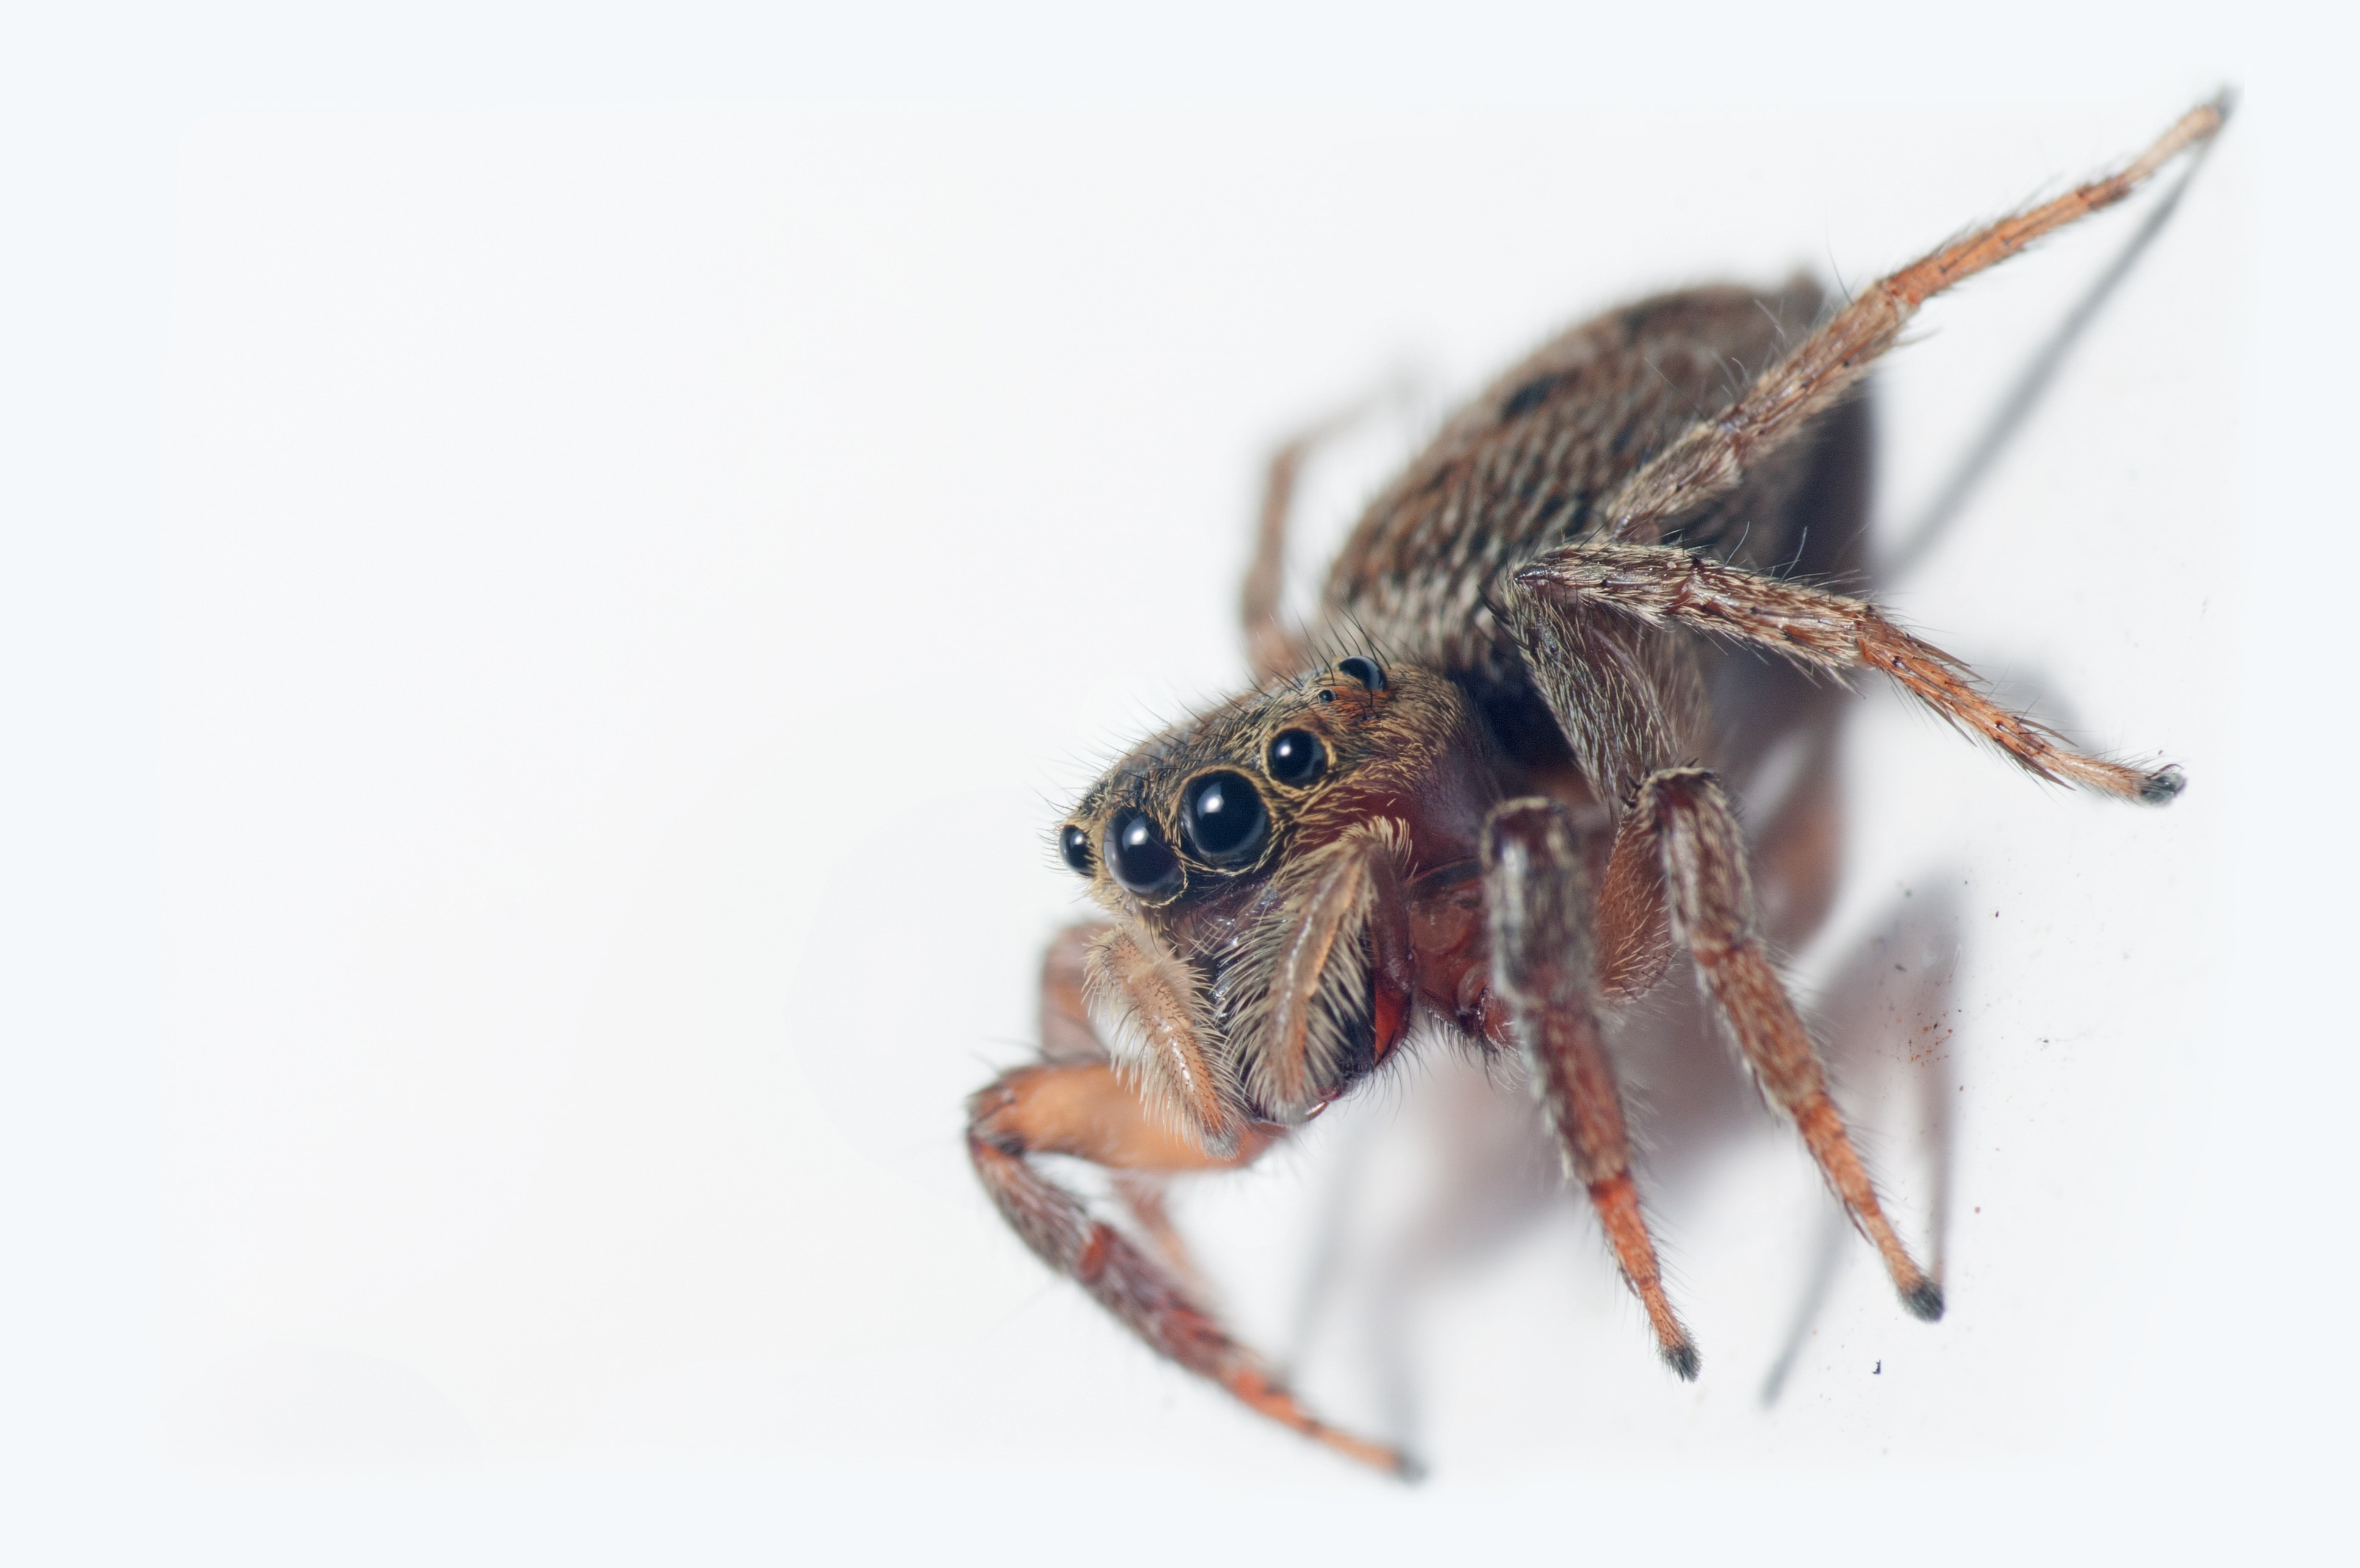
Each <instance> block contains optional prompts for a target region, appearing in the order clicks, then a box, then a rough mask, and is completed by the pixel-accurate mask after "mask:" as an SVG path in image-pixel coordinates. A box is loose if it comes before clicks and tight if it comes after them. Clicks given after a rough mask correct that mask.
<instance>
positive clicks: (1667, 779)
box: [1630, 768, 1942, 1320]
mask: <svg viewBox="0 0 2360 1568" xmlns="http://www.w3.org/2000/svg"><path fill="white" fill-rule="evenodd" d="M1630 816H1631V817H1632V818H1635V819H1636V820H1637V821H1638V822H1640V823H1642V824H1644V830H1645V831H1646V832H1647V833H1648V834H1649V835H1650V836H1651V837H1653V839H1654V840H1655V844H1656V845H1657V846H1658V850H1659V853H1660V854H1661V855H1662V857H1663V858H1662V864H1663V867H1664V880H1665V883H1666V887H1667V889H1668V891H1669V893H1670V901H1671V911H1672V926H1673V930H1674V931H1675V932H1676V933H1677V936H1678V938H1679V940H1680V942H1681V943H1682V944H1683V945H1685V946H1686V947H1687V948H1688V954H1689V956H1690V957H1691V958H1692V959H1693V960H1694V961H1695V964H1696V968H1697V975H1698V978H1699V979H1700V980H1701V981H1702V982H1703V983H1704V986H1705V989H1706V990H1707V991H1708V992H1710V995H1711V996H1712V999H1713V1000H1714V1002H1715V1003H1717V1004H1718V1005H1719V1007H1720V1010H1721V1017H1722V1018H1723V1019H1724V1020H1725V1021H1726V1022H1727V1023H1728V1025H1729V1029H1730V1032H1731V1033H1732V1035H1734V1036H1735V1037H1736V1040H1737V1047H1738V1050H1739V1051H1740V1052H1741V1053H1742V1054H1743V1056H1744V1058H1745V1061H1746V1062H1747V1064H1748V1065H1750V1066H1751V1067H1752V1068H1753V1069H1754V1076H1755V1077H1756V1078H1757V1079H1758V1080H1759V1081H1760V1083H1761V1084H1762V1088H1763V1092H1764V1093H1765V1094H1767V1095H1768V1096H1769V1097H1770V1102H1771V1103H1772V1104H1773V1105H1776V1106H1777V1107H1778V1108H1779V1109H1780V1110H1782V1111H1784V1112H1785V1113H1786V1115H1787V1116H1791V1117H1792V1118H1794V1122H1795V1127H1796V1128H1797V1131H1799V1132H1800V1133H1801V1134H1802V1135H1803V1142H1804V1143H1805V1144H1806V1145H1807V1146H1808V1148H1809V1149H1810V1151H1811V1158H1812V1159H1813V1160H1817V1161H1818V1162H1819V1170H1820V1171H1821V1172H1822V1173H1823V1174H1824V1175H1825V1176H1826V1177H1827V1179H1828V1184H1829V1185H1830V1187H1833V1188H1834V1189H1835V1192H1836V1196H1837V1197H1838V1198H1840V1199H1841V1200H1842V1202H1843V1205H1844V1208H1845V1209H1846V1210H1847V1211H1849V1212H1850V1214H1852V1220H1853V1223H1854V1224H1856V1225H1859V1226H1860V1228H1861V1229H1862V1230H1863V1232H1865V1233H1866V1235H1867V1236H1868V1239H1869V1240H1870V1241H1871V1242H1873V1243H1874V1245H1875V1247H1876V1250H1877V1252H1878V1253H1879V1254H1881V1255H1882V1256H1883V1258H1884V1259H1885V1271H1886V1272H1887V1273H1888V1274H1890V1275H1891V1276H1892V1278H1893V1284H1894V1288H1895V1289H1896V1290H1899V1291H1900V1292H1901V1299H1902V1301H1904V1302H1905V1303H1907V1306H1908V1308H1909V1310H1910V1311H1911V1312H1915V1313H1917V1315H1918V1316H1919V1317H1921V1318H1926V1319H1928V1320H1932V1319H1935V1318H1939V1317H1940V1316H1941V1315H1942V1288H1941V1286H1939V1284H1937V1283H1936V1282H1935V1281H1934V1280H1933V1279H1931V1278H1930V1277H1928V1275H1927V1273H1926V1271H1925V1270H1924V1269H1920V1268H1918V1266H1917V1260H1916V1259H1915V1258H1911V1257H1910V1256H1909V1251H1908V1249H1907V1247H1903V1246H1902V1245H1901V1238H1900V1237H1899V1236H1896V1235H1895V1234H1894V1230H1893V1226H1892V1225H1891V1224H1890V1223H1889V1222H1888V1221H1887V1220H1886V1219H1885V1211H1884V1208H1883V1206H1882V1205H1880V1204H1879V1203H1877V1201H1876V1190H1875V1188H1874V1186H1873V1185H1872V1184H1871V1182H1870V1181H1869V1179H1868V1171H1867V1170H1866V1168H1865V1167H1863V1165H1862V1164H1861V1160H1860V1155H1859V1153H1858V1152H1857V1151H1856V1150H1855V1149H1853V1148H1852V1135H1851V1134H1850V1133H1849V1132H1847V1131H1846V1130H1845V1128H1844V1123H1843V1116H1842V1115H1841V1113H1840V1112H1838V1111H1837V1109H1836V1107H1835V1103H1834V1102H1833V1101H1832V1100H1830V1098H1829V1097H1828V1084H1827V1073H1826V1072H1825V1070H1824V1069H1823V1068H1822V1067H1821V1066H1820V1063H1819V1051H1818V1050H1817V1048H1815V1047H1814V1046H1813V1045H1812V1044H1811V1037H1810V1035H1809V1034H1808V1032H1807V1031H1806V1030H1805V1029H1804V1028H1803V1020H1802V1019H1801V1018H1798V1017H1797V1016H1796V1013H1795V1005H1794V1003H1793V1002H1791V1001H1789V1000H1788V999H1787V996H1786V987H1785V986H1784V985H1781V984H1780V983H1779V979H1778V975H1777V972H1776V971H1775V969H1774V968H1773V967H1772V966H1771V963H1770V954H1769V952H1768V949H1767V944H1766V943H1765V942H1764V941H1763V937H1762V931H1761V923H1760V920H1759V918H1758V917H1757V915H1756V913H1755V909H1754V887H1753V879H1752V878H1751V877H1749V876H1748V875H1747V873H1746V867H1745V842H1744V839H1743V837H1742V836H1741V834H1740V833H1739V832H1738V827H1737V820H1736V818H1735V817H1734V816H1732V814H1731V812H1730V810H1729V802H1728V800H1726V799H1724V798H1723V797H1722V795H1721V787H1720V786H1719V785H1718V784H1717V783H1715V782H1714V780H1713V776H1712V775H1711V774H1710V773H1709V772H1707V771H1705V770H1704V769H1702V768H1666V769H1665V770H1664V771H1662V772H1660V773H1657V774H1655V776H1654V777H1652V778H1650V779H1648V780H1647V781H1646V783H1644V785H1642V786H1641V787H1640V789H1639V795H1638V799H1637V800H1636V801H1634V802H1633V806H1632V809H1631V812H1630Z"/></svg>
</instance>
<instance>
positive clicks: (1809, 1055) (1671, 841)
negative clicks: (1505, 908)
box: [1493, 547, 2128, 1334]
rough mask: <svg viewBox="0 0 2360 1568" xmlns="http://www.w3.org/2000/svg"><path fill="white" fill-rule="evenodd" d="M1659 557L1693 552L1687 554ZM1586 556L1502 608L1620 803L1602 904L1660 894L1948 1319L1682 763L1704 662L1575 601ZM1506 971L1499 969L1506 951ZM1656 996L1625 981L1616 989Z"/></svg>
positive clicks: (1732, 825) (1838, 1183) (1559, 567)
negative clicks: (1870, 1167)
mask: <svg viewBox="0 0 2360 1568" xmlns="http://www.w3.org/2000/svg"><path fill="white" fill-rule="evenodd" d="M1584 548H1586V547H1584ZM1610 548H1613V549H1628V548H1630V547H1610ZM1650 553H1652V554H1656V555H1662V556H1674V557H1677V558H1678V559H1680V560H1682V561H1687V560H1688V556H1687V554H1686V552H1683V551H1677V550H1651V551H1650ZM1579 554H1580V550H1568V551H1563V552H1559V553H1558V554H1557V555H1553V556H1547V557H1544V558H1543V559H1542V562H1541V569H1528V570H1527V571H1524V572H1518V573H1517V575H1516V579H1515V581H1514V583H1513V592H1512V593H1510V594H1509V595H1508V596H1507V598H1506V599H1505V600H1504V602H1503V607H1504V608H1505V609H1506V610H1507V611H1508V625H1509V626H1510V628H1511V629H1512V630H1513V633H1514V634H1515V636H1516V638H1517V641H1518V644H1519V646H1520V647H1521V648H1523V649H1524V657H1525V659H1526V662H1527V666H1528V667H1529V668H1530V669H1531V670H1532V672H1533V677H1534V680H1535V684H1536V685H1537V686H1538V687H1539V689H1540V691H1541V694H1542V697H1543V699H1544V700H1545V701H1546V702H1547V704H1548V706H1549V710H1550V712H1551V713H1554V714H1556V715H1557V722H1558V724H1560V725H1561V726H1562V727H1563V728H1564V731H1565V735H1566V738H1567V740H1568V743H1569V744H1570V745H1571V746H1572V747H1573V749H1574V755H1575V757H1576V759H1577V761H1579V763H1580V765H1581V768H1582V769H1583V771H1584V772H1585V773H1586V774H1587V775H1588V776H1589V777H1590V779H1592V780H1594V781H1596V782H1597V783H1598V784H1599V785H1600V786H1601V790H1602V791H1603V792H1607V793H1608V798H1610V799H1612V800H1618V801H1621V802H1622V803H1623V810H1622V815H1621V820H1620V822H1618V823H1617V826H1616V832H1615V839H1614V851H1613V857H1612V861H1611V862H1610V864H1609V867H1608V871H1607V877H1606V891H1607V894H1608V895H1609V897H1608V898H1606V899H1605V900H1603V901H1602V903H1601V909H1603V910H1604V912H1605V913H1606V914H1607V915H1609V916H1610V917H1611V916H1612V915H1613V914H1614V913H1615V905H1616V899H1615V897H1614V895H1615V894H1616V891H1617V889H1618V888H1638V889H1642V890H1643V891H1644V894H1646V895H1647V896H1648V898H1661V899H1662V903H1661V904H1652V903H1650V902H1648V901H1647V899H1639V900H1634V901H1633V908H1634V909H1637V911H1638V913H1639V914H1640V916H1641V917H1643V918H1644V916H1646V915H1649V914H1652V913H1653V911H1654V910H1655V909H1661V910H1663V912H1664V913H1666V915H1668V917H1669V920H1670V926H1671V931H1672V933H1673V935H1674V937H1675V938H1676V940H1677V942H1678V943H1679V944H1680V945H1682V946H1684V947H1686V948H1687V949H1688V956H1689V957H1690V958H1691V959H1692V960H1693V961H1694V963H1695V964H1696V969H1697V976H1698V978H1699V981H1701V982H1702V984H1703V985H1704V987H1705V989H1706V991H1707V992H1708V993H1709V994H1710V996H1711V997H1712V999H1713V1001H1714V1003H1715V1004H1716V1005H1717V1007H1718V1010H1719V1011H1720V1013H1721V1018H1722V1020H1723V1021H1724V1022H1725V1023H1726V1024H1727V1025H1728V1026H1729V1029H1730V1032H1731V1034H1732V1036H1733V1037H1735V1040H1736V1042H1737V1047H1738V1051H1739V1053H1740V1054H1741V1055H1743V1057H1744V1059H1745V1062H1746V1064H1747V1065H1748V1066H1750V1067H1751V1068H1752V1069H1753V1070H1754V1075H1755V1077H1756V1078H1757V1079H1758V1080H1759V1081H1760V1083H1761V1085H1762V1088H1763V1090H1764V1092H1765V1094H1767V1095H1768V1096H1769V1098H1770V1101H1771V1103H1772V1104H1773V1105H1775V1106H1777V1107H1778V1109H1779V1110H1781V1111H1783V1112H1785V1113H1786V1115H1787V1116H1790V1117H1792V1118H1793V1119H1794V1122H1795V1126H1796V1128H1797V1130H1798V1131H1799V1132H1800V1133H1801V1134H1802V1135H1803V1141H1804V1143H1805V1144H1806V1145H1807V1146H1808V1148H1809V1149H1810V1151H1811V1158H1812V1159H1813V1160H1816V1161H1818V1163H1819V1170H1820V1171H1821V1172H1822V1173H1823V1174H1824V1175H1825V1176H1826V1177H1827V1180H1828V1184H1829V1185H1830V1187H1832V1188H1834V1189H1835V1192H1836V1196H1837V1197H1838V1198H1839V1199H1840V1200H1841V1202H1842V1203H1843V1205H1844V1207H1845V1209H1846V1210H1847V1211H1848V1212H1849V1213H1850V1214H1852V1219H1853V1221H1854V1222H1855V1223H1856V1224H1858V1225H1859V1226H1860V1227H1861V1229H1862V1230H1863V1232H1865V1233H1866V1234H1867V1236H1868V1238H1869V1239H1870V1240H1871V1241H1872V1242H1874V1244H1875V1247H1876V1249H1877V1251H1878V1252H1879V1253H1880V1254H1882V1255H1883V1257H1884V1258H1885V1269H1886V1271H1887V1272H1888V1273H1889V1274H1891V1276H1892V1277H1893V1283H1894V1286H1895V1288H1896V1290H1899V1291H1900V1292H1901V1296H1902V1300H1903V1301H1905V1302H1906V1303H1907V1305H1908V1307H1909V1310H1910V1311H1911V1312H1916V1313H1917V1315H1918V1316H1920V1317H1923V1318H1928V1319H1932V1318H1938V1317H1939V1316H1941V1314H1942V1291H1941V1287H1940V1286H1939V1285H1937V1284H1936V1283H1935V1282H1934V1280H1933V1279H1930V1278H1929V1277H1928V1275H1927V1273H1926V1271H1925V1270H1924V1269H1920V1268H1918V1266H1917V1261H1916V1260H1915V1259H1913V1258H1911V1257H1910V1256H1909V1253H1908V1250H1907V1248H1906V1247H1903V1246H1902V1245H1901V1240H1900V1237H1899V1236H1896V1235H1895V1234H1894V1230H1893V1226H1892V1225H1891V1224H1889V1223H1888V1222H1887V1221H1886V1219H1885V1212H1884V1209H1883V1207H1882V1205H1880V1204H1879V1203H1878V1202H1877V1198H1876V1191H1875V1188H1874V1186H1873V1185H1872V1184H1871V1182H1870V1181H1869V1179H1868V1172H1867V1170H1866V1168H1865V1167H1863V1165H1862V1163H1861V1160H1860V1155H1859V1153H1858V1152H1857V1151H1856V1150H1855V1149H1853V1148H1852V1136H1851V1134H1850V1133H1849V1132H1848V1131H1846V1130H1845V1127H1844V1124H1843V1117H1842V1116H1841V1114H1839V1113H1838V1112H1837V1110H1836V1108H1835V1105H1834V1102H1833V1101H1832V1100H1830V1098H1829V1096H1828V1092H1827V1074H1826V1073H1825V1072H1824V1070H1823V1069H1822V1068H1821V1066H1820V1064H1819V1052H1818V1051H1817V1049H1816V1048H1815V1047H1813V1045H1812V1044H1811V1038H1810V1035H1809V1033H1808V1031H1806V1030H1805V1029H1804V1028H1803V1023H1802V1019H1801V1018H1798V1017H1797V1015H1796V1012H1795V1006H1794V1003H1793V1002H1791V1001H1790V1000H1788V998H1787V996H1786V987H1785V986H1784V985H1782V984H1781V983H1780V981H1779V979H1778V975H1777V972H1776V970H1775V968H1774V967H1773V966H1772V964H1771V962H1770V955H1769V949H1768V944H1767V942H1765V939H1764V936H1763V932H1762V927H1761V920H1760V916H1759V913H1758V910H1757V908H1756V905H1755V903H1754V887H1753V879H1752V877H1750V876H1749V875H1748V873H1747V869H1746V848H1745V840H1744V836H1743V833H1741V832H1740V831H1739V829H1738V826H1737V820H1736V818H1735V817H1734V816H1733V815H1732V813H1731V811H1730V809H1729V802H1728V800H1726V799H1725V798H1724V797H1723V796H1722V794H1721V787H1720V785H1719V784H1718V783H1717V782H1716V781H1715V779H1714V778H1713V776H1712V774H1710V772H1708V771H1706V770H1705V769H1702V768H1687V767H1679V766H1673V765H1672V763H1673V759H1674V758H1676V757H1679V756H1680V755H1681V751H1680V749H1677V748H1681V747H1683V746H1684V744H1685V739H1686V736H1687V735H1688V734H1691V733H1693V725H1694V719H1693V716H1692V714H1691V715H1688V716H1683V715H1684V714H1686V713H1687V712H1688V704H1687V702H1686V700H1685V699H1684V698H1683V697H1682V696H1681V695H1679V693H1682V692H1685V691H1688V689H1689V688H1691V687H1692V685H1693V676H1692V675H1691V674H1688V673H1686V671H1687V670H1690V669H1692V666H1690V665H1689V663H1688V659H1686V658H1685V655H1684V650H1682V649H1680V648H1677V645H1675V644H1673V643H1672V641H1671V639H1670V637H1669V636H1668V635H1667V633H1666V630H1665V629H1664V627H1663V626H1662V625H1661V624H1660V623H1659V624H1654V625H1651V624H1648V622H1647V621H1646V620H1645V619H1644V617H1640V616H1638V615H1632V614H1618V613H1615V612H1612V611H1608V610H1605V609H1603V608H1601V606H1600V605H1598V604H1595V603H1591V602H1589V601H1587V600H1585V599H1584V598H1583V597H1582V596H1581V595H1579V594H1569V593H1565V592H1563V591H1562V589H1563V586H1564V579H1565V575H1566V573H1565V571H1564V568H1565V566H1566V563H1567V562H1568V561H1570V560H1573V559H1575V558H1576V557H1577V556H1579ZM1777 586H1783V585H1777ZM1674 597H1677V595H1675V596H1674ZM1667 618H1677V617H1670V616H1667ZM1667 686H1668V687H1670V688H1671V690H1672V692H1673V694H1672V695H1667V694H1666V687H1667ZM2105 766H2112V765H2105ZM2125 771H2128V770H2125ZM1622 923H1623V929H1624V930H1625V931H1632V930H1644V929H1645V927H1644V925H1633V923H1632V921H1631V920H1630V919H1628V918H1626V919H1625V920H1623V922H1622ZM1493 962H1494V964H1498V963H1499V962H1500V959H1499V957H1498V955H1497V954H1495V956H1494V959H1493ZM1655 973H1660V968H1659V967H1654V968H1649V967H1643V968H1642V969H1641V971H1640V974H1639V976H1638V979H1639V980H1640V981H1642V982H1644V981H1645V980H1647V979H1650V978H1652V975H1653V974H1655ZM1505 988H1506V989H1510V990H1513V986H1510V987H1505ZM1643 988H1644V985H1633V984H1631V983H1629V982H1625V983H1623V984H1622V985H1616V986H1615V987H1614V988H1613V992H1614V994H1616V995H1632V994H1635V993H1636V991H1637V990H1639V989H1643ZM1617 1120H1618V1123H1619V1111H1618V1113H1617ZM1642 1234H1643V1235H1644V1233H1642ZM1625 1268H1626V1270H1627V1269H1628V1268H1629V1266H1628V1265H1627V1264H1626V1265H1625ZM1634 1281H1635V1276H1634ZM1659 1334H1660V1330H1659Z"/></svg>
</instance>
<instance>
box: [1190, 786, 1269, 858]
mask: <svg viewBox="0 0 2360 1568" xmlns="http://www.w3.org/2000/svg"><path fill="white" fill-rule="evenodd" d="M1180 825H1181V831H1183V832H1184V833H1186V834H1187V835H1188V847H1189V849H1191V850H1192V851H1194V852H1195V853H1196V858H1197V859H1199V860H1202V861H1205V862H1206V863H1207V864H1208V865H1213V866H1223V867H1228V866H1243V865H1244V864H1245V863H1246V862H1247V861H1249V860H1251V859H1252V858H1253V857H1254V855H1255V854H1256V853H1257V852H1259V851H1260V850H1261V848H1262V840H1263V839H1265V838H1267V837H1269V836H1270V810H1269V808H1268V807H1266V806H1264V805H1263V804H1262V796H1261V794H1260V793H1259V792H1257V791H1256V790H1255V789H1254V787H1253V781H1252V780H1251V779H1248V778H1247V777H1246V776H1245V775H1244V774H1242V773H1227V772H1223V773H1207V774H1206V775H1205V776H1204V777H1203V778H1202V779H1197V780H1196V782H1195V783H1193V784H1191V785H1189V786H1188V794H1187V806H1186V809H1185V811H1182V812H1181V813H1180Z"/></svg>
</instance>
